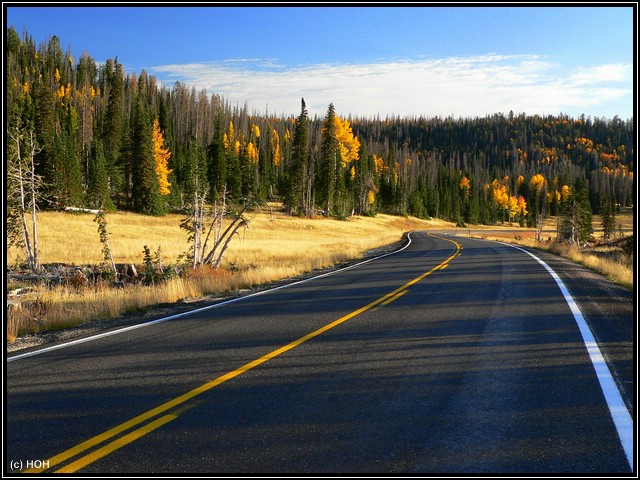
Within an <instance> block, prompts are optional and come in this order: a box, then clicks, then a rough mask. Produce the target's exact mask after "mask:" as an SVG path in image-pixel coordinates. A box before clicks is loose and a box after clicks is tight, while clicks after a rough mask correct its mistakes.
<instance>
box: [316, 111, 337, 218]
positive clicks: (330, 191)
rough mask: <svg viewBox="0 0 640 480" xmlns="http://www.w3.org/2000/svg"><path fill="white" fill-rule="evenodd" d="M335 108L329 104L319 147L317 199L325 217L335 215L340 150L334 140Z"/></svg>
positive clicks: (335, 139)
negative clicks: (319, 169)
mask: <svg viewBox="0 0 640 480" xmlns="http://www.w3.org/2000/svg"><path fill="white" fill-rule="evenodd" d="M335 116H336V112H335V108H334V106H333V103H331V104H329V108H328V110H327V115H326V116H325V118H324V123H323V126H322V143H321V145H320V168H321V174H320V175H319V178H318V180H319V182H318V183H319V185H318V189H317V190H318V197H319V201H320V204H321V205H322V206H323V207H324V209H325V211H326V214H327V215H333V214H334V213H335V197H336V182H337V180H338V172H339V170H338V167H339V166H340V148H339V145H338V140H337V138H336V122H335Z"/></svg>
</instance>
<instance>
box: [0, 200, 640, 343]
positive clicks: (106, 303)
mask: <svg viewBox="0 0 640 480" xmlns="http://www.w3.org/2000/svg"><path fill="white" fill-rule="evenodd" d="M246 217H247V218H248V220H249V227H248V229H246V230H245V231H244V232H243V231H242V230H241V231H240V232H241V233H240V235H239V236H237V237H235V238H234V239H233V240H232V242H231V244H230V246H229V249H228V250H227V252H226V254H225V257H224V260H223V262H222V264H221V267H220V268H219V269H217V270H213V269H211V268H204V269H201V270H196V271H189V270H187V271H186V272H185V273H184V274H183V275H181V276H179V277H174V278H171V279H169V280H167V281H165V282H162V283H160V284H156V285H151V286H146V285H143V284H141V283H134V284H127V285H125V286H124V287H122V288H113V287H111V286H110V285H109V284H107V283H106V282H97V283H94V284H91V285H89V286H82V287H81V288H79V287H78V285H74V284H71V283H67V284H62V285H58V286H56V287H53V288H47V287H44V286H33V285H28V284H25V283H24V282H19V281H14V280H8V284H7V289H8V291H15V290H18V289H20V290H21V291H22V292H23V293H25V295H22V296H21V297H20V305H19V308H15V309H12V310H11V311H10V312H9V315H8V316H7V340H8V341H9V342H11V341H14V340H15V338H17V337H18V336H20V335H24V334H27V333H37V332H40V331H47V330H55V329H61V328H68V327H73V326H76V325H79V324H83V323H87V322H93V321H97V320H106V319H113V318H118V317H120V316H121V315H123V314H125V313H131V312H137V311H144V310H145V309H148V308H150V307H152V306H154V305H158V304H172V303H175V302H178V301H193V300H196V299H199V298H202V297H205V296H210V295H221V294H224V293H226V292H231V291H238V290H243V289H249V288H252V287H255V286H257V285H262V284H266V283H269V282H273V281H277V280H282V279H285V278H289V277H294V276H296V275H299V274H302V273H306V272H311V271H314V270H317V269H323V268H327V267H331V266H335V265H338V264H341V263H343V262H347V261H350V260H354V259H357V258H360V257H362V256H363V255H365V254H366V252H368V251H371V250H374V249H377V248H379V247H383V246H388V245H392V244H394V243H396V242H398V241H400V240H401V239H402V237H403V235H404V234H405V233H406V232H408V231H411V230H415V229H427V230H437V229H454V228H455V227H454V225H453V224H451V223H449V222H444V221H441V220H437V219H433V220H421V219H417V218H413V217H398V216H391V215H384V214H378V215H376V216H375V217H357V216H356V217H351V218H349V219H348V220H346V221H342V220H334V219H329V218H324V217H316V218H300V217H291V216H288V215H285V214H283V213H281V212H279V211H278V206H277V205H274V209H273V210H271V211H270V210H268V209H263V210H260V211H255V212H250V213H247V214H246ZM94 218H95V215H94V214H91V213H70V212H41V213H40V214H39V216H38V228H39V251H40V259H41V263H43V264H66V265H76V266H91V267H95V266H96V265H98V264H100V262H101V261H102V253H101V250H102V244H101V243H100V239H99V234H98V230H97V227H98V225H97V223H96V222H95V221H94ZM106 218H107V229H108V231H109V242H110V246H111V250H112V252H113V256H114V261H115V262H116V263H124V264H134V265H136V266H137V267H138V269H139V271H140V270H141V268H142V263H143V248H144V246H148V248H149V249H150V250H151V252H157V251H160V252H161V257H162V261H163V263H164V264H165V265H172V264H175V263H176V262H177V261H178V258H179V256H180V255H181V254H183V253H185V251H186V250H188V248H189V242H188V235H187V232H185V231H184V230H182V229H180V227H179V225H180V221H181V219H182V218H183V217H182V216H181V215H177V214H169V215H166V216H164V217H149V216H143V215H138V214H133V213H129V212H115V213H111V214H108V215H107V217H106ZM617 221H618V223H619V224H620V225H621V226H622V227H623V228H625V229H631V231H632V229H633V216H632V214H631V213H629V214H627V215H625V216H620V217H619V218H618V219H617ZM554 222H555V220H554V219H549V220H548V224H547V225H546V226H545V230H547V229H548V230H553V228H554V226H555V223H554ZM598 222H599V219H598V217H596V216H594V227H595V229H596V233H595V234H594V236H595V237H597V236H598V231H597V230H598V225H599V223H598ZM483 228H484V229H487V230H489V229H491V234H483V233H482V229H483ZM471 230H473V232H474V236H480V237H482V238H489V239H496V240H501V241H510V242H514V243H520V244H524V245H528V246H533V247H535V248H543V249H546V250H550V251H552V252H553V253H556V254H559V255H564V256H568V257H569V258H571V259H572V260H574V261H577V262H580V263H583V264H584V265H586V266H588V267H589V268H592V269H594V270H596V271H599V272H601V273H604V274H605V275H607V276H608V277H609V278H611V279H612V280H614V281H617V282H618V283H621V284H622V285H624V286H626V287H627V288H633V270H632V260H631V261H629V258H626V257H625V258H623V259H622V261H621V260H619V258H620V257H619V256H616V257H615V258H613V256H612V255H611V254H607V253H606V252H605V253H604V254H601V253H599V252H591V253H589V252H588V249H583V250H581V251H580V250H578V249H576V248H571V247H567V246H562V245H558V244H555V243H554V242H551V243H549V244H540V243H538V242H535V240H534V232H533V230H531V229H525V228H520V227H516V226H506V225H505V226H502V227H473V226H470V227H469V231H470V232H471ZM458 231H459V233H462V230H460V229H458ZM627 234H628V233H627ZM598 248H602V249H606V248H609V249H615V248H616V247H607V246H598ZM20 254H21V252H20V251H18V250H16V249H13V248H12V249H9V250H8V251H7V264H8V266H9V267H12V266H14V265H17V264H19V263H20V261H21V258H20Z"/></svg>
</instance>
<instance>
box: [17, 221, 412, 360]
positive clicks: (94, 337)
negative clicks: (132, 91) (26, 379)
mask: <svg viewBox="0 0 640 480" xmlns="http://www.w3.org/2000/svg"><path fill="white" fill-rule="evenodd" d="M411 233H413V232H409V233H408V234H407V239H408V240H409V241H408V242H407V244H406V245H405V246H403V247H402V248H399V249H398V250H394V251H393V252H389V253H385V254H383V255H380V256H378V257H374V258H370V259H368V260H364V261H362V262H358V263H356V264H354V265H349V266H348V267H344V268H340V269H338V270H333V271H331V272H327V273H323V274H321V275H317V276H315V277H311V278H306V279H304V280H298V281H296V282H292V283H287V284H285V285H280V286H279V287H274V288H270V289H268V290H262V291H260V292H256V293H251V294H249V295H245V296H242V297H238V298H233V299H231V300H225V301H223V302H220V303H215V304H213V305H207V306H206V307H201V308H196V309H195V310H189V311H188V312H182V313H178V314H176V315H171V316H169V317H163V318H158V319H156V320H151V321H149V322H145V323H140V324H138V325H131V326H129V327H124V328H119V329H118V330H113V331H110V332H105V333H99V334H97V335H91V336H90V337H85V338H79V339H78V340H72V341H70V342H65V343H61V344H59V345H53V346H51V347H45V348H41V349H38V350H33V351H31V352H26V353H21V354H18V355H13V356H11V357H7V363H9V362H13V361H15V360H21V359H23V358H27V357H33V356H35V355H40V354H41V353H46V352H51V351H53V350H59V349H61V348H66V347H70V346H72V345H79V344H81V343H85V342H91V341H93V340H97V339H99V338H103V337H109V336H111V335H118V334H120V333H124V332H128V331H130V330H135V329H137V328H143V327H148V326H151V325H155V324H157V323H162V322H167V321H169V320H175V319H176V318H180V317H184V316H186V315H192V314H194V313H198V312H204V311H206V310H211V309H214V308H218V307H222V306H225V305H229V304H231V303H235V302H240V301H242V300H247V299H248V298H252V297H257V296H258V295H264V294H266V293H271V292H275V291H276V290H281V289H283V288H288V287H293V286H294V285H301V284H303V283H307V282H310V281H312V280H317V279H319V278H323V277H328V276H329V275H335V274H337V273H342V272H345V271H347V270H351V269H352V268H356V267H359V266H361V265H364V264H365V263H369V262H373V261H374V260H378V259H380V258H384V257H388V256H389V255H394V254H396V253H399V252H401V251H403V250H404V249H405V248H407V247H408V246H409V245H411Z"/></svg>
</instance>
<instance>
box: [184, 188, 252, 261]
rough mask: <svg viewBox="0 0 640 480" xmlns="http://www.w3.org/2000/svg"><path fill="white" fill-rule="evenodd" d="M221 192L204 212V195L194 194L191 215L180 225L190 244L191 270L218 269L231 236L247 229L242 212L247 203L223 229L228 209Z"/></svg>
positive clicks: (224, 196) (245, 208)
mask: <svg viewBox="0 0 640 480" xmlns="http://www.w3.org/2000/svg"><path fill="white" fill-rule="evenodd" d="M222 191H223V193H222V195H221V197H220V199H218V200H216V201H215V202H214V203H213V206H212V207H211V208H209V209H208V210H207V208H206V207H205V199H206V194H205V193H197V192H196V193H194V200H193V210H192V213H191V214H190V216H189V217H187V218H186V219H184V220H183V221H182V223H181V224H180V225H181V227H182V228H183V229H185V230H187V231H189V233H190V235H189V241H190V242H191V243H192V250H191V252H189V254H188V258H189V259H190V260H191V265H192V267H193V268H196V267H198V266H200V267H202V266H204V265H207V264H208V265H211V266H212V267H213V268H218V267H219V266H220V264H221V263H222V259H223V257H224V254H225V252H226V250H227V248H228V247H229V244H230V243H231V240H232V239H233V238H234V236H236V235H239V230H240V229H241V228H243V229H247V228H248V227H249V221H248V220H247V218H246V217H245V216H244V213H245V212H246V211H247V209H248V208H249V206H250V204H249V203H246V204H245V206H244V207H243V208H242V209H241V210H240V211H239V212H238V213H236V214H234V215H233V217H231V219H230V221H229V223H228V225H227V226H226V228H225V220H227V219H228V215H229V210H228V207H227V201H226V193H227V192H226V189H224V188H223V190H222ZM207 222H208V226H207V225H206V224H207ZM205 230H206V235H205Z"/></svg>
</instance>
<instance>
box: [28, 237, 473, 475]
mask: <svg viewBox="0 0 640 480" xmlns="http://www.w3.org/2000/svg"><path fill="white" fill-rule="evenodd" d="M429 235H431V236H433V237H434V238H441V237H437V236H435V235H432V234H431V233H429ZM441 239H442V240H447V241H449V242H452V243H454V244H455V245H456V251H455V252H454V253H453V254H452V255H451V256H450V257H449V258H447V259H446V260H445V261H444V262H442V263H440V264H438V265H436V266H435V267H433V268H432V269H431V270H429V271H428V272H425V273H423V274H422V275H420V276H419V277H416V278H414V279H413V280H411V281H409V282H407V283H406V284H404V285H403V286H402V287H400V288H397V289H395V290H394V291H392V292H390V293H387V294H386V295H384V296H382V297H380V298H378V299H376V300H374V301H373V302H371V303H369V304H368V305H365V306H364V307H362V308H359V309H358V310H355V311H353V312H351V313H349V314H347V315H345V316H343V317H341V318H339V319H338V320H335V321H333V322H331V323H329V324H327V325H325V326H323V327H321V328H319V329H317V330H314V331H313V332H311V333H308V334H307V335H305V336H303V337H300V338H299V339H297V340H294V341H293V342H291V343H289V344H287V345H285V346H283V347H280V348H278V349H277V350H274V351H272V352H270V353H268V354H266V355H264V356H262V357H260V358H258V359H256V360H253V361H251V362H249V363H247V364H246V365H243V366H242V367H239V368H236V369H235V370H233V371H231V372H228V373H225V374H224V375H221V376H220V377H218V378H216V379H215V380H211V381H210V382H207V383H205V384H203V385H201V386H199V387H198V388H195V389H193V390H191V391H189V392H187V393H185V394H183V395H180V396H179V397H176V398H174V399H173V400H170V401H168V402H165V403H163V404H162V405H160V406H158V407H156V408H154V409H151V410H149V411H147V412H145V413H142V414H141V415H138V416H137V417H134V418H132V419H131V420H128V421H126V422H124V423H122V424H120V425H118V426H116V427H114V428H111V429H110V430H107V431H106V432H104V433H101V434H99V435H96V436H95V437H93V438H90V439H89V440H86V441H85V442H82V443H80V444H78V445H76V446H74V447H72V448H70V449H68V450H65V451H64V452H62V453H60V454H58V455H55V456H54V457H51V458H50V459H49V460H48V461H47V462H43V463H44V464H45V465H48V467H47V468H46V469H45V468H41V469H31V470H29V472H28V473H37V472H43V471H44V470H48V469H50V468H52V467H54V466H56V465H58V464H60V463H62V462H64V461H66V460H68V459H70V458H72V457H74V456H76V455H79V454H80V453H82V452H84V451H85V450H88V449H89V448H92V447H94V446H96V445H99V444H100V443H102V442H105V441H107V440H109V439H110V438H112V437H114V436H116V435H118V434H120V433H122V432H124V431H126V430H128V429H130V428H132V427H134V426H136V425H138V424H140V423H142V422H144V421H146V420H149V419H150V418H153V417H155V416H157V415H160V414H161V413H164V412H166V411H167V410H170V409H172V408H174V407H176V406H178V405H181V404H183V403H184V402H186V401H188V400H190V399H192V398H194V397H196V396H198V395H200V394H202V393H205V392H207V391H209V390H211V389H212V388H214V387H217V386H218V385H220V384H222V383H224V382H226V381H228V380H231V379H232V378H235V377H237V376H239V375H242V374H243V373H245V372H247V371H248V370H251V369H253V368H255V367H257V366H258V365H261V364H263V363H265V362H267V361H269V360H271V359H272V358H275V357H277V356H279V355H282V354H283V353H285V352H287V351H289V350H291V349H292V348H295V347H297V346H298V345H301V344H302V343H304V342H306V341H308V340H311V339H312V338H314V337H317V336H318V335H320V334H322V333H324V332H326V331H327V330H331V329H332V328H334V327H336V326H338V325H340V324H341V323H344V322H346V321H347V320H350V319H352V318H353V317H355V316H357V315H360V314H361V313H363V312H366V311H367V310H370V309H372V308H373V307H375V306H376V305H379V304H381V303H383V302H385V301H388V302H392V301H393V300H395V299H396V298H399V297H400V296H401V295H404V294H405V293H407V291H408V290H407V288H408V287H409V286H411V285H414V284H416V283H417V282H419V281H420V280H422V279H424V278H425V277H427V276H428V275H431V274H432V273H433V272H435V271H437V270H438V269H439V268H440V266H441V265H442V264H443V263H449V262H450V261H451V260H453V259H454V258H455V257H456V256H458V255H459V254H460V244H459V243H458V242H456V241H454V240H451V239H448V238H441ZM405 248H406V247H405ZM378 258H380V257H378ZM316 278H317V277H316ZM279 288H280V287H279ZM168 416H171V415H167V416H165V417H162V418H166V417H168ZM173 417H174V418H175V416H173ZM162 418H161V419H162ZM161 419H159V420H161ZM159 420H155V421H154V422H152V423H150V424H149V425H153V424H155V423H156V422H158V421H159ZM171 420H173V418H172V419H171ZM165 423H166V422H165ZM158 426H160V425H158ZM154 428H157V427H154ZM143 429H144V427H143V428H141V429H139V430H136V431H134V432H132V433H130V434H128V435H126V436H124V437H123V439H124V438H129V436H131V435H133V434H135V433H136V432H138V431H140V430H143ZM146 433H148V432H144V433H142V435H144V434H146ZM142 435H139V436H138V437H136V438H139V437H140V436H142ZM131 438H132V439H131V440H130V441H127V442H124V443H122V444H118V443H117V441H116V442H112V443H110V444H108V445H106V446H105V447H102V448H100V449H98V450H97V452H100V451H102V450H103V449H105V448H107V447H109V446H110V445H114V446H116V445H119V446H116V448H114V449H113V450H116V449H117V448H120V447H121V446H124V445H126V444H128V443H131V442H132V441H134V440H135V439H136V438H133V437H131ZM113 450H111V451H113ZM107 453H110V452H107ZM107 453H105V454H104V455H106V454H107ZM104 455H102V456H104ZM102 456H100V457H97V458H95V459H94V460H91V461H87V462H86V463H83V464H82V465H81V466H79V467H78V469H79V468H82V467H84V466H86V465H88V464H89V463H92V462H93V461H95V460H98V458H101V457H102ZM91 458H93V457H92V456H91V454H89V455H86V456H84V457H82V458H80V459H79V460H76V462H79V461H80V460H83V459H89V460H90V459H91ZM76 462H74V463H71V464H70V465H67V466H66V467H64V471H65V472H72V471H75V470H68V469H69V468H70V467H71V466H72V465H75V464H76ZM76 470H77V469H76ZM58 471H62V470H58ZM25 473H27V472H26V471H25Z"/></svg>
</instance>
